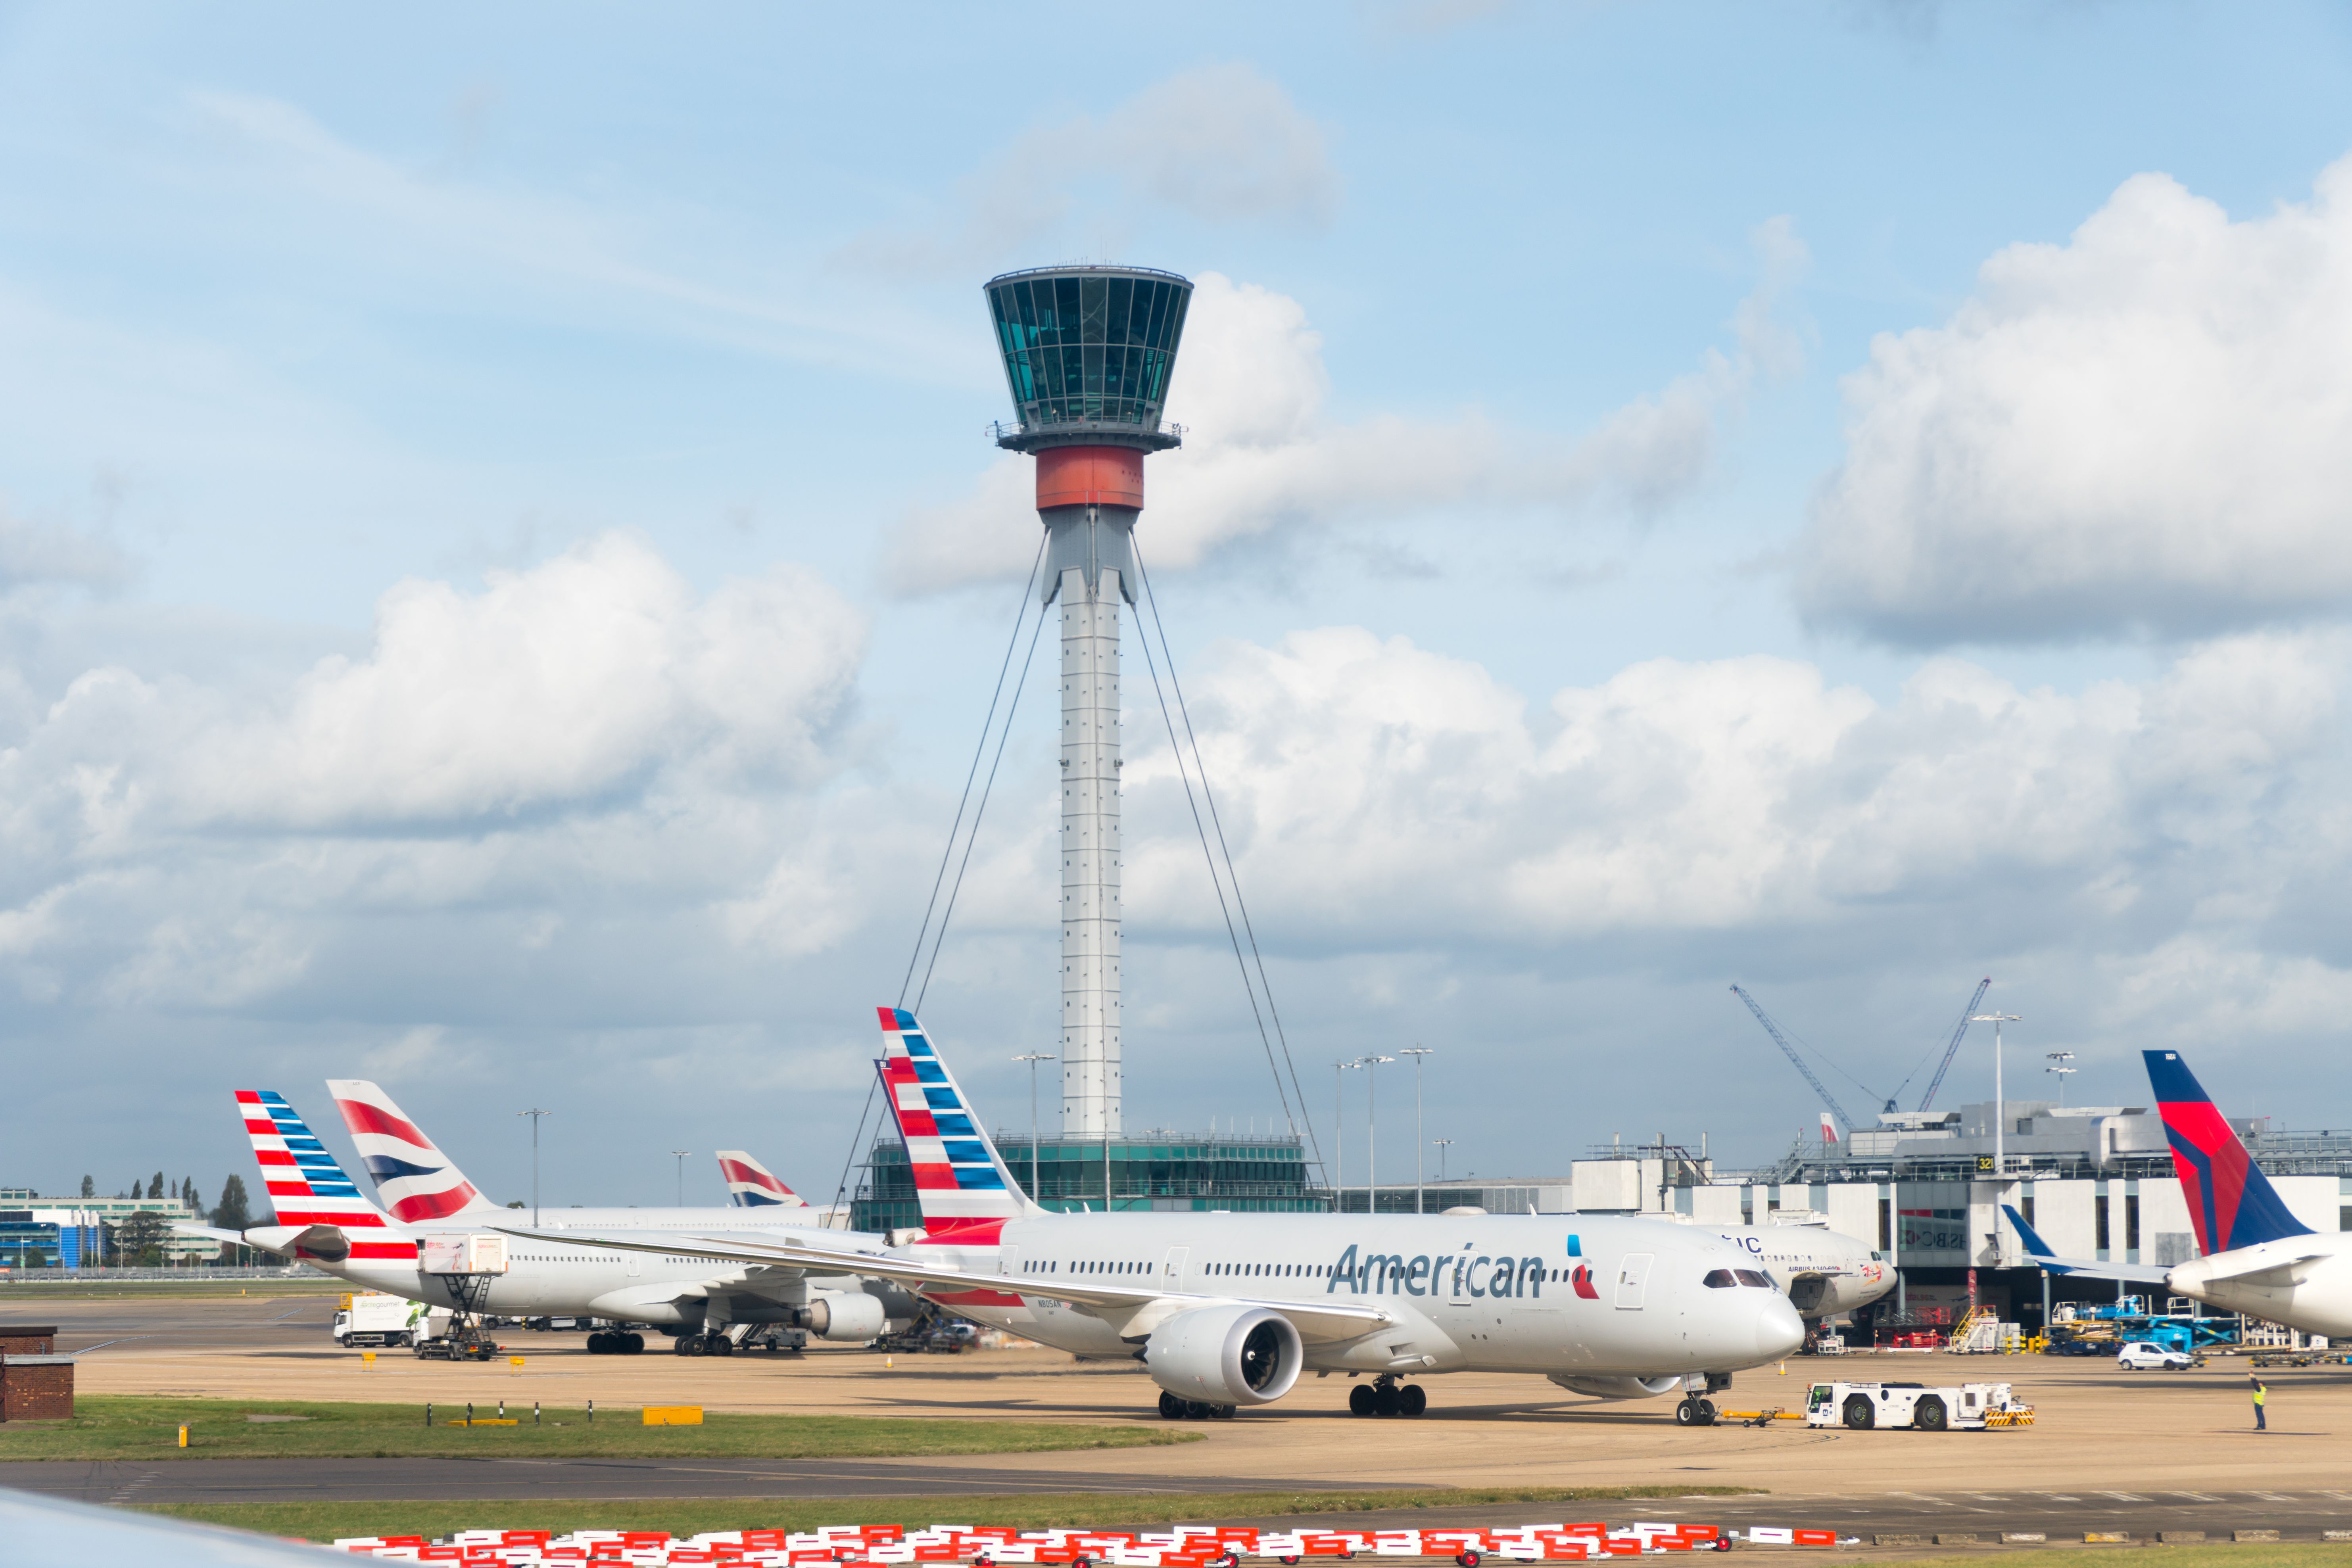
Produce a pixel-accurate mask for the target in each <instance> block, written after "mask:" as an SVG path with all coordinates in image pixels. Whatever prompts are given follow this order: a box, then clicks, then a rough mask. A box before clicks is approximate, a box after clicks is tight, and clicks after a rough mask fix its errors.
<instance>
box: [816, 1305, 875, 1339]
mask: <svg viewBox="0 0 2352 1568" xmlns="http://www.w3.org/2000/svg"><path fill="white" fill-rule="evenodd" d="M808 1331H809V1332H811V1333H813V1334H814V1335H816V1337H817V1338H819V1339H821V1340H847V1341H850V1342H853V1343H856V1344H864V1343H865V1342H866V1341H867V1340H870V1339H872V1338H874V1337H875V1336H876V1335H877V1334H879V1333H880V1332H881V1331H882V1303H881V1302H880V1301H877V1300H875V1299H874V1298H873V1297H871V1296H866V1295H862V1294H861V1295H854V1296H820V1297H818V1298H817V1299H816V1300H814V1301H811V1302H810V1303H809V1304H808Z"/></svg>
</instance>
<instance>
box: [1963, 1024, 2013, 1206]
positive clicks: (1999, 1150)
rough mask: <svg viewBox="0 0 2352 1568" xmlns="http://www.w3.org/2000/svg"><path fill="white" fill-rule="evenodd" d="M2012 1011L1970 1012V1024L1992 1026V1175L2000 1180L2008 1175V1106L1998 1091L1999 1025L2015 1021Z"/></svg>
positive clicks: (1995, 1179)
mask: <svg viewBox="0 0 2352 1568" xmlns="http://www.w3.org/2000/svg"><path fill="white" fill-rule="evenodd" d="M2018 1021H2019V1020H2018V1016H2017V1015H2016V1014H2014V1013H1972V1014H1970V1015H1969V1023H1971V1024H1990V1025H1991V1026H1992V1177H1993V1180H1994V1181H1995V1182H2001V1181H2005V1180H2007V1179H2008V1176H2009V1159H2008V1156H2007V1154H2006V1153H2005V1152H2004V1151H2003V1145H2002V1141H2001V1139H2002V1134H2004V1133H2006V1132H2007V1131H2009V1106H2008V1102H2007V1101H2005V1100H2002V1098H2001V1092H2000V1026H2002V1025H2003V1024H2014V1023H2017V1022H2018Z"/></svg>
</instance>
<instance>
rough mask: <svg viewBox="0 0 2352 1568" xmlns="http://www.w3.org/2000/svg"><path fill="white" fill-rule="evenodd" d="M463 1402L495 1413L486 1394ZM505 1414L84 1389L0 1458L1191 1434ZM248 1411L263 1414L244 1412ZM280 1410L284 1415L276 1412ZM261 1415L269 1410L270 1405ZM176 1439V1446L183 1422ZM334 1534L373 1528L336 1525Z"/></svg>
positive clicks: (620, 1450)
mask: <svg viewBox="0 0 2352 1568" xmlns="http://www.w3.org/2000/svg"><path fill="white" fill-rule="evenodd" d="M474 1412H475V1414H476V1415H478V1416H480V1417H483V1418H485V1419H488V1418H494V1417H495V1416H496V1415H498V1396H497V1394H492V1395H491V1397H490V1398H488V1399H487V1400H477V1401H476V1402H475V1405H474ZM506 1413H507V1416H508V1418H509V1419H511V1420H516V1421H519V1423H520V1425H517V1426H449V1425H448V1424H447V1423H448V1422H449V1421H451V1420H452V1419H457V1418H462V1417H463V1416H464V1415H465V1414H466V1407H465V1405H463V1404H462V1403H461V1404H458V1405H448V1404H441V1403H436V1405H434V1407H433V1422H434V1424H433V1425H432V1426H426V1425H425V1406H424V1405H422V1404H401V1405H361V1404H343V1403H335V1404H313V1403H307V1402H303V1401H298V1400H285V1399H264V1400H254V1399H198V1398H152V1397H144V1396H131V1395H123V1394H89V1395H85V1396H83V1397H82V1398H81V1399H79V1401H77V1402H76V1414H75V1415H74V1417H73V1419H71V1420H69V1421H55V1422H26V1423H22V1424H20V1423H17V1422H14V1421H12V1422H10V1423H8V1424H7V1425H6V1426H0V1459H139V1460H156V1459H256V1458H312V1459H336V1458H342V1459H350V1458H374V1459H383V1458H470V1459H488V1458H651V1457H666V1458H677V1457H680V1456H700V1457H708V1458H736V1459H814V1458H827V1459H859V1458H907V1457H909V1456H919V1455H926V1454H1027V1453H1045V1452H1053V1451H1059V1450H1066V1449H1073V1448H1138V1447H1161V1446H1165V1445H1167V1444H1171V1443H1197V1442H1199V1441H1200V1440H1201V1434H1200V1433H1198V1432H1193V1431H1186V1430H1184V1429H1182V1428H1181V1427H1176V1428H1171V1427H1167V1426H1157V1425H1155V1426H1144V1425H1142V1424H1141V1423H1137V1424H1135V1425H1132V1426H1080V1425H1076V1424H1074V1423H1065V1422H1056V1421H1050V1420H1039V1419H1021V1420H994V1421H965V1420H954V1419H950V1418H947V1417H938V1418H933V1417H929V1416H916V1417H905V1416H872V1415H732V1414H728V1413H724V1412H709V1413H707V1414H706V1415H704V1416H703V1424H702V1425H701V1426H645V1425H643V1424H642V1421H641V1418H640V1416H639V1406H637V1405H617V1406H607V1407H605V1408H604V1409H602V1410H599V1411H598V1412H597V1413H596V1418H595V1420H594V1421H593V1422H591V1421H590V1420H589V1419H588V1415H587V1412H586V1411H585V1410H584V1409H572V1408H568V1407H554V1406H551V1407H548V1408H546V1409H543V1410H541V1412H540V1414H539V1420H538V1424H537V1425H533V1423H532V1419H531V1407H530V1400H529V1399H522V1400H515V1399H512V1398H509V1401H508V1403H507V1407H506ZM255 1416H260V1417H263V1418H264V1419H260V1420H254V1419H251V1418H252V1417H255ZM288 1417H291V1419H288ZM273 1418H274V1419H273ZM182 1422H186V1423H187V1424H188V1443H189V1446H188V1447H185V1448H183V1447H180V1446H179V1429H180V1424H181V1423H182ZM342 1533H344V1534H361V1535H365V1534H369V1533H372V1532H371V1531H343V1532H342Z"/></svg>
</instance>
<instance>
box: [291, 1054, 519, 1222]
mask: <svg viewBox="0 0 2352 1568" xmlns="http://www.w3.org/2000/svg"><path fill="white" fill-rule="evenodd" d="M327 1090H328V1092H329V1093H331V1094H332V1095H333V1096H334V1097H335V1109H336V1110H340V1111H341V1112H342V1113H343V1125H344V1126H345V1127H346V1128H348V1129H350V1131H351V1134H352V1142H354V1143H356V1144H358V1145H359V1151H360V1159H361V1160H362V1162H363V1163H365V1164H366V1166H367V1173H368V1179H369V1180H370V1181H372V1182H373V1183H374V1184H375V1191H376V1195H377V1196H378V1197H380V1198H382V1199H383V1203H384V1206H385V1207H386V1208H388V1209H390V1210H391V1211H392V1213H393V1217H394V1218H395V1219H399V1220H402V1221H404V1222H405V1223H407V1224H409V1225H422V1224H424V1223H425V1221H427V1220H436V1219H446V1218H448V1217H449V1216H450V1215H458V1214H473V1213H477V1212H484V1211H488V1212H497V1213H503V1212H505V1211H503V1210H501V1209H499V1205H496V1204H494V1203H492V1202H490V1200H489V1199H488V1198H486V1197H484V1196H483V1195H482V1194H481V1193H480V1191H479V1190H478V1189H477V1188H476V1187H475V1185H474V1184H473V1183H471V1182H469V1181H467V1180H466V1173H465V1172H463V1171H460V1170H459V1169H457V1163H456V1162H455V1161H453V1160H451V1159H450V1158H449V1156H448V1155H446V1154H444V1153H443V1152H441V1151H440V1150H439V1149H438V1148H437V1147H436V1146H435V1144H434V1142H433V1140H432V1139H430V1138H427V1137H426V1136H425V1133H424V1131H423V1130H422V1129H420V1128H419V1127H418V1126H417V1125H416V1123H415V1122H414V1121H410V1120H409V1119H408V1117H407V1115H406V1113H404V1111H403V1110H401V1109H400V1107H399V1106H397V1105H395V1104H394V1103H393V1100H392V1096H390V1095H388V1094H386V1093H384V1091H383V1089H379V1088H377V1087H376V1086H375V1085H374V1084H372V1083H369V1082H368V1081H366V1080H365V1079H355V1078H331V1079H328V1080H327Z"/></svg>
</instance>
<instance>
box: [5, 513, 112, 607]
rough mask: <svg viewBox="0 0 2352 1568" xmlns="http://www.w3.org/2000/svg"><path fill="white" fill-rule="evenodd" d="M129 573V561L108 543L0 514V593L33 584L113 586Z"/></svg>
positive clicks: (88, 586) (80, 533) (7, 514)
mask: <svg viewBox="0 0 2352 1568" xmlns="http://www.w3.org/2000/svg"><path fill="white" fill-rule="evenodd" d="M130 574H131V563H130V560H129V558H128V557H127V556H125V555H124V554H123V553H122V552H121V550H119V549H117V548H116V547H115V546H114V545H113V544H111V543H109V542H107V541H105V540H103V539H100V538H97V537H95V536H93V535H91V534H88V533H83V532H81V531H78V530H75V529H70V528H60V527H56V526H43V525H41V524H38V523H32V522H26V521H24V520H23V519H21V518H17V517H14V516H11V515H10V514H9V513H8V512H7V511H5V510H0V594H5V593H7V592H8V591H10V590H11V589H15V588H24V587H30V586H32V585H34V584H72V585H74V586H76V587H83V588H113V587H119V586H121V584H122V583H123V581H124V580H125V579H126V578H128V577H129V576H130Z"/></svg>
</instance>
